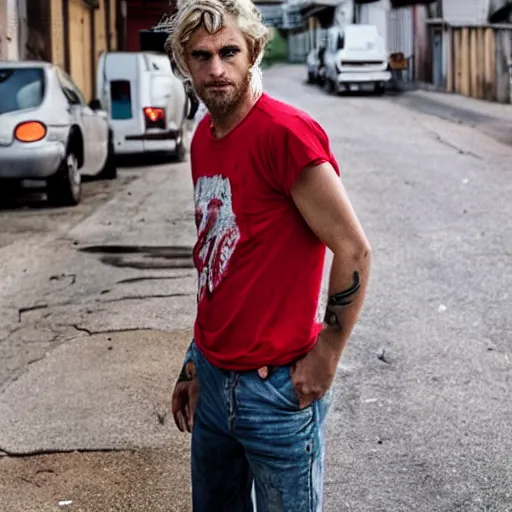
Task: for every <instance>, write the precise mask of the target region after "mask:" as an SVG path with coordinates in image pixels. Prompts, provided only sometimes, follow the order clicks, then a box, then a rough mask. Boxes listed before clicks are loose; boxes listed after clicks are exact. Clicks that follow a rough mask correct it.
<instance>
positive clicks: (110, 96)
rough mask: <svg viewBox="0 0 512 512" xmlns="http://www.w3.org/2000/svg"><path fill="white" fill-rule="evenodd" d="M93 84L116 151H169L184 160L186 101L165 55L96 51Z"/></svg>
mask: <svg viewBox="0 0 512 512" xmlns="http://www.w3.org/2000/svg"><path fill="white" fill-rule="evenodd" d="M96 88H97V91H96V94H97V98H99V99H100V101H101V102H102V105H103V107H104V108H105V110H107V112H108V116H109V122H110V126H111V129H112V132H113V134H114V149H115V152H116V154H118V155H123V154H135V153H145V152H152V151H154V152H172V153H174V155H175V157H176V158H177V160H179V161H182V160H184V159H185V145H184V140H183V135H184V130H185V126H184V125H185V120H186V115H187V113H188V108H189V100H188V98H187V95H186V93H185V88H184V86H183V83H182V82H181V81H180V80H179V79H178V78H177V77H176V76H175V75H174V74H173V72H172V70H171V64H170V62H169V59H168V57H167V56H166V55H165V54H161V53H152V52H106V53H102V54H101V55H100V58H99V60H98V72H97V83H96Z"/></svg>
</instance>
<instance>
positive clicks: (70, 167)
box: [46, 150, 82, 206]
mask: <svg viewBox="0 0 512 512" xmlns="http://www.w3.org/2000/svg"><path fill="white" fill-rule="evenodd" d="M46 193H47V196H48V200H49V201H50V203H52V204H53V205H55V206H76V205H77V204H78V203H79V202H80V199H81V197H82V177H81V175H80V169H79V168H78V158H77V157H76V155H75V154H74V152H73V150H71V151H69V152H68V154H67V156H66V158H65V159H64V160H63V161H62V163H61V164H60V166H59V169H58V171H57V172H56V173H55V175H54V176H52V177H51V178H50V179H49V180H48V183H47V185H46Z"/></svg>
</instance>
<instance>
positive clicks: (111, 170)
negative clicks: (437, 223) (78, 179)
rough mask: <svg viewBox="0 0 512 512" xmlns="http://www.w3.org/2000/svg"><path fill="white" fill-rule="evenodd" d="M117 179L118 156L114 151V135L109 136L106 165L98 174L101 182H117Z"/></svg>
mask: <svg viewBox="0 0 512 512" xmlns="http://www.w3.org/2000/svg"><path fill="white" fill-rule="evenodd" d="M116 178H117V163H116V155H115V150H114V141H113V140H112V133H110V134H109V138H108V153H107V159H106V160H105V165H104V166H103V169H101V171H100V173H99V174H98V179H100V180H115V179H116Z"/></svg>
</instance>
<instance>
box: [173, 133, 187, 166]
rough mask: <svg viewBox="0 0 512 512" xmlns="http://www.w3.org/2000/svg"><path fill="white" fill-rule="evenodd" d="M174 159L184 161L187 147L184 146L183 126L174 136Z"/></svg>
mask: <svg viewBox="0 0 512 512" xmlns="http://www.w3.org/2000/svg"><path fill="white" fill-rule="evenodd" d="M174 159H175V160H176V162H185V161H186V159H187V149H186V148H185V137H184V130H183V126H182V127H181V130H180V132H179V134H178V136H177V137H176V149H175V150H174Z"/></svg>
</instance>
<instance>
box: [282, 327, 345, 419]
mask: <svg viewBox="0 0 512 512" xmlns="http://www.w3.org/2000/svg"><path fill="white" fill-rule="evenodd" d="M329 336H332V334H331V333H329V332H328V331H322V332H321V333H320V335H319V337H318V340H317V342H316V344H315V346H314V347H313V349H312V350H311V351H310V352H309V353H308V354H307V355H306V356H305V357H303V358H302V359H299V361H297V362H296V363H295V364H294V365H293V366H292V382H293V386H294V387H295V392H296V393H297V396H298V397H299V407H300V408H301V409H305V408H306V407H308V406H309V405H311V404H312V403H313V402H314V401H315V400H318V399H319V398H322V397H323V396H324V395H325V394H326V393H327V391H329V388H330V387H331V385H332V382H333V380H334V377H335V375H336V367H337V365H338V359H339V356H340V354H339V352H338V351H336V350H335V349H333V346H332V343H331V342H330V340H328V339H327V338H328V337H329Z"/></svg>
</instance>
